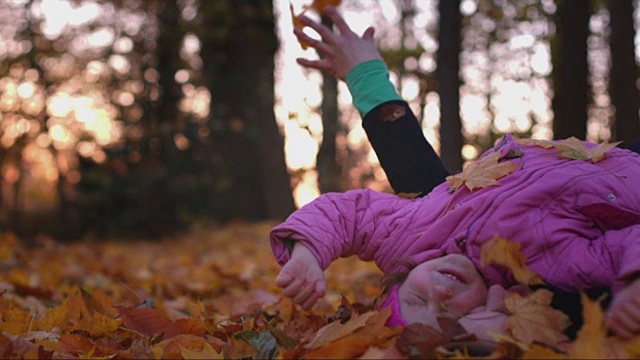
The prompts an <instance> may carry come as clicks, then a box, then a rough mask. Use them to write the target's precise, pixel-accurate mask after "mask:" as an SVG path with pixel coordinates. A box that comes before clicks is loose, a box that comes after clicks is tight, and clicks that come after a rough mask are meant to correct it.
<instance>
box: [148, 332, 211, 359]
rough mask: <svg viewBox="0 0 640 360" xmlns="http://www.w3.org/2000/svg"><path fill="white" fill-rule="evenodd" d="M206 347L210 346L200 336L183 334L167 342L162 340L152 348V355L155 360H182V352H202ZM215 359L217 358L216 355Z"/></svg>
mask: <svg viewBox="0 0 640 360" xmlns="http://www.w3.org/2000/svg"><path fill="white" fill-rule="evenodd" d="M207 345H209V346H211V345H210V344H209V343H208V342H207V340H205V339H204V338H202V337H200V336H195V335H189V334H183V335H178V336H176V337H173V338H171V339H168V340H163V341H161V342H159V343H157V344H155V345H154V346H153V355H154V358H156V359H182V358H184V357H183V355H182V354H183V351H184V350H185V349H186V350H190V351H195V352H204V351H206V349H207ZM216 357H219V356H218V355H216Z"/></svg>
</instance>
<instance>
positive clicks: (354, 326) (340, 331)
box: [305, 311, 375, 350]
mask: <svg viewBox="0 0 640 360" xmlns="http://www.w3.org/2000/svg"><path fill="white" fill-rule="evenodd" d="M374 314H375V312H373V311H370V312H368V313H364V314H362V315H359V316H353V317H351V319H350V320H349V321H347V322H346V323H344V324H341V323H340V322H339V321H334V322H332V323H330V324H328V325H326V326H324V327H323V328H322V329H320V330H318V332H317V333H316V336H315V337H314V339H313V340H311V342H310V343H309V344H307V345H306V346H305V347H306V348H307V349H311V350H313V349H317V348H320V347H322V346H324V345H326V344H328V343H330V342H332V341H336V340H338V339H340V338H343V337H345V336H347V335H349V334H351V333H353V332H354V331H356V330H358V329H360V328H361V327H363V326H364V325H365V324H366V323H367V320H369V318H370V317H372V316H373V315H374ZM354 315H355V314H354Z"/></svg>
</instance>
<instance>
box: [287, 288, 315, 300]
mask: <svg viewBox="0 0 640 360" xmlns="http://www.w3.org/2000/svg"><path fill="white" fill-rule="evenodd" d="M314 291H315V284H313V283H306V284H305V285H304V286H303V287H302V289H301V290H300V291H299V292H298V293H297V294H296V295H295V296H294V297H293V298H292V300H293V302H294V303H296V304H302V303H304V302H305V300H307V299H308V298H309V296H311V294H312V293H313V292H314Z"/></svg>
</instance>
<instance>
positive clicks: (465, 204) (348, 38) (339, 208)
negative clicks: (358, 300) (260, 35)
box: [271, 7, 640, 338]
mask: <svg viewBox="0 0 640 360" xmlns="http://www.w3.org/2000/svg"><path fill="white" fill-rule="evenodd" d="M326 14H327V15H328V16H329V17H330V18H331V19H332V20H333V22H334V24H335V25H336V27H337V28H338V31H339V34H335V33H333V32H332V31H331V30H330V29H328V28H326V27H324V26H322V25H320V24H317V23H315V22H313V21H311V20H310V19H308V18H304V17H302V18H301V21H302V23H303V24H304V25H306V26H309V27H311V28H313V29H314V30H315V31H317V32H318V33H319V34H320V35H321V36H322V40H314V39H312V38H310V37H309V36H307V35H306V34H304V33H303V32H302V31H301V30H300V29H296V30H295V34H296V35H297V36H298V38H299V39H300V40H302V41H305V42H306V43H308V44H309V45H310V46H311V47H313V48H315V49H317V50H318V51H319V52H320V53H321V54H323V55H324V57H323V58H322V59H321V60H306V59H299V60H298V61H299V63H300V64H301V65H303V66H306V67H310V68H315V69H320V70H324V71H327V72H330V73H331V74H333V75H334V76H336V77H338V78H340V79H346V82H347V85H348V86H349V89H350V91H351V93H352V96H353V101H354V105H355V106H356V107H357V108H358V110H359V111H360V113H361V114H362V115H363V117H364V127H365V130H367V134H368V135H369V139H370V141H371V143H372V145H373V147H374V149H375V150H376V152H377V153H378V155H379V158H380V161H381V163H382V165H383V166H384V167H385V171H386V172H387V175H388V176H389V179H390V182H391V184H392V186H393V187H394V189H395V190H396V191H398V190H400V191H402V190H404V189H408V190H416V189H410V188H411V186H414V185H415V184H412V183H411V180H402V179H411V178H412V175H411V173H410V171H409V170H407V169H408V168H409V169H410V167H407V166H406V165H402V164H396V163H389V161H386V160H389V159H390V157H389V156H387V155H388V154H389V152H390V151H391V150H389V149H393V151H394V152H395V154H396V155H395V156H396V159H397V158H398V157H397V156H398V154H401V155H402V154H405V153H406V156H407V157H409V158H410V159H415V158H416V156H419V155H424V156H425V159H427V158H428V159H430V160H429V161H432V160H433V159H434V156H435V153H434V152H433V149H432V148H431V147H430V146H429V145H428V144H427V143H426V140H424V138H423V137H422V134H421V132H420V129H419V127H418V126H417V122H416V121H415V117H414V115H413V114H412V112H411V110H410V109H409V107H408V105H407V104H406V103H405V102H403V101H401V100H400V99H399V97H398V95H397V94H396V93H395V90H394V89H393V86H392V85H391V84H390V83H389V82H388V74H387V70H386V66H385V65H384V63H383V62H382V61H381V60H380V55H379V53H378V51H377V49H376V48H375V45H374V44H373V30H372V29H371V28H369V29H367V30H366V31H365V33H364V35H363V36H362V37H359V36H357V35H356V34H354V33H353V32H352V31H351V29H350V28H349V27H348V25H347V24H346V23H345V22H344V20H343V19H342V17H340V16H339V15H338V14H337V12H336V11H335V9H334V8H331V7H328V8H327V9H326ZM413 123H415V126H414V125H412V124H413ZM399 124H400V125H399ZM402 124H404V125H402ZM402 126H405V127H407V128H408V129H413V131H408V130H407V128H405V129H404V130H397V128H399V127H402ZM380 129H386V130H388V131H387V132H386V134H385V132H384V131H380ZM393 131H401V132H402V133H403V134H405V135H406V136H405V137H404V138H402V139H399V138H398V137H395V138H394V134H393ZM416 142H422V144H423V145H422V150H421V154H412V153H410V150H411V147H410V146H408V145H410V144H415V143H416ZM424 144H426V145H424ZM383 148H385V150H384V152H383V151H381V149H383ZM385 159H386V160H385ZM435 159H437V156H435ZM427 162H428V161H427ZM416 164H419V162H416ZM432 164H433V161H432V162H431V165H432ZM436 164H439V162H436ZM431 165H430V166H427V167H421V165H416V166H417V168H416V172H417V173H418V178H420V179H424V178H425V176H424V174H427V175H428V176H427V177H430V178H432V179H438V178H444V177H445V176H446V170H444V167H442V165H441V164H439V165H436V166H431ZM420 173H422V174H423V175H419V174H420ZM434 174H435V175H434ZM639 178H640V156H638V154H636V153H633V152H631V151H628V150H623V149H619V148H615V147H613V148H612V147H611V146H608V147H607V146H606V145H605V146H597V145H596V144H591V143H587V142H579V141H576V140H574V139H572V140H565V141H558V142H545V141H538V142H534V141H521V140H516V139H514V138H512V137H511V136H509V135H507V136H505V137H504V138H503V139H502V140H501V141H500V142H499V143H498V144H497V145H496V146H495V147H494V148H492V149H490V150H488V151H487V152H486V153H485V154H483V156H482V157H481V158H480V159H479V160H478V161H477V162H476V164H475V165H472V166H470V167H468V168H467V169H465V171H464V172H462V173H461V174H458V175H456V176H451V177H448V178H447V181H446V182H442V183H441V184H440V185H437V186H435V187H434V188H433V190H431V187H430V185H429V184H418V185H417V186H423V188H421V189H417V190H418V191H406V192H422V195H425V194H426V196H423V197H419V198H414V199H407V198H402V197H398V196H396V195H392V194H385V193H378V192H374V191H372V190H368V189H359V190H352V191H348V192H346V193H330V194H325V195H322V196H320V197H319V198H318V199H316V200H315V201H313V202H311V203H309V204H307V205H306V206H304V207H303V208H301V209H300V210H298V211H296V212H294V213H293V214H292V215H291V216H290V217H289V218H288V219H287V220H286V221H285V222H284V223H282V224H280V225H278V226H277V227H275V228H274V229H273V230H272V232H271V245H272V248H273V251H274V254H275V256H276V259H277V260H278V262H279V263H280V264H281V265H283V268H282V270H281V272H280V274H279V275H278V277H277V279H276V283H277V285H278V286H280V287H282V289H283V294H284V295H285V296H288V297H291V298H292V299H293V301H294V302H295V303H297V304H300V305H301V306H302V307H303V308H304V309H309V308H311V307H312V306H313V305H314V304H315V302H316V301H317V300H318V299H319V298H320V297H322V296H323V295H324V292H325V286H326V285H325V279H324V273H323V271H324V270H325V269H326V268H327V267H328V266H329V265H330V263H331V262H332V261H334V260H336V259H337V258H338V257H347V256H352V255H357V256H358V257H359V258H360V259H362V260H366V261H371V260H373V261H375V262H376V265H377V266H378V267H379V268H380V269H381V270H382V271H383V272H384V273H385V274H388V275H389V278H391V279H394V281H391V283H389V284H388V286H387V290H388V291H387V292H386V294H385V298H384V300H383V301H382V304H381V306H382V307H383V308H386V307H389V308H391V309H392V316H391V318H390V319H389V325H390V326H394V325H407V324H409V323H414V322H419V323H425V324H428V325H430V326H432V327H434V328H438V322H437V318H438V317H453V318H456V319H460V323H461V324H462V325H463V326H465V327H468V328H471V329H474V331H480V330H479V328H480V327H482V328H490V329H496V330H500V328H501V327H502V326H503V323H504V321H505V320H506V315H505V314H502V310H503V309H502V308H501V306H502V305H503V302H504V301H503V298H504V293H505V290H504V289H509V288H511V287H512V286H513V285H515V284H516V283H515V281H514V279H513V277H512V274H511V273H510V272H509V271H506V270H505V268H503V267H499V266H487V265H483V263H482V261H481V248H482V247H483V245H485V244H487V243H488V242H490V241H492V240H493V239H495V238H496V236H500V237H502V238H505V239H508V240H511V241H513V242H516V243H518V244H520V248H521V250H522V253H523V255H524V257H525V258H526V260H527V265H528V266H529V267H530V268H531V269H532V270H533V271H534V272H536V273H538V274H539V275H540V276H541V277H542V279H543V280H544V281H545V282H546V283H548V284H551V285H553V286H555V287H557V288H559V289H562V290H566V291H580V290H585V289H592V288H600V287H610V288H611V290H612V293H613V295H614V297H613V301H612V303H611V306H610V307H609V309H608V312H607V316H606V322H607V326H608V327H609V329H610V330H612V331H613V332H614V333H616V334H617V335H619V336H621V337H623V338H630V337H632V336H633V335H634V334H638V333H639V332H640V279H639V275H640V261H639V260H638V259H640V185H639V184H638V183H637V179H639ZM402 181H406V182H405V183H403V182H402ZM435 182H437V181H435ZM427 193H428V194H427ZM476 320H482V323H481V326H480V327H478V324H479V323H478V322H477V321H476ZM476 329H478V330H476ZM467 330H469V331H472V330H470V329H467ZM478 335H482V334H478Z"/></svg>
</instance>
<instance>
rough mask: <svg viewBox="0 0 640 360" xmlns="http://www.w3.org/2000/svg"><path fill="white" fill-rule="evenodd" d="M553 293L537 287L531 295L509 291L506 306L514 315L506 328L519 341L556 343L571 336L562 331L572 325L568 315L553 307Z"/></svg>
mask: <svg viewBox="0 0 640 360" xmlns="http://www.w3.org/2000/svg"><path fill="white" fill-rule="evenodd" d="M552 299H553V293H552V292H551V291H549V290H546V289H538V290H536V291H535V292H534V293H532V294H530V295H529V296H526V297H522V296H520V295H519V294H516V293H513V294H510V295H509V296H508V297H507V298H506V299H505V301H504V305H505V307H506V308H507V310H508V311H509V313H510V314H511V316H509V318H508V319H507V322H506V328H507V330H508V331H509V332H510V333H511V335H512V336H513V337H514V338H515V339H516V340H518V341H521V342H523V343H525V344H527V345H530V344H532V343H533V342H539V343H542V344H547V345H551V346H556V345H557V344H558V343H560V342H562V341H566V340H567V339H568V338H567V337H566V336H565V335H564V334H563V333H562V332H563V331H564V329H565V328H566V327H567V326H569V318H568V317H567V316H566V315H565V314H563V313H562V312H561V311H558V310H556V309H554V308H552V307H551V300H552Z"/></svg>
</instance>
